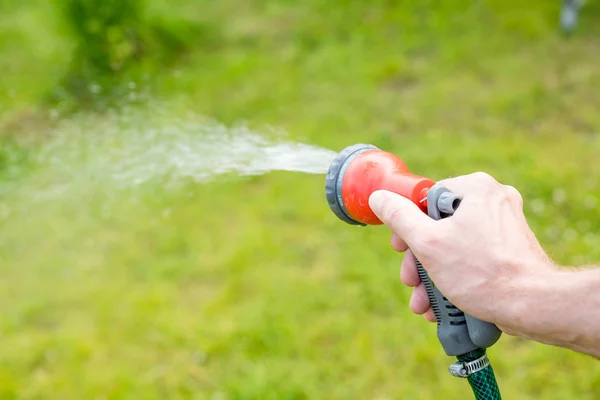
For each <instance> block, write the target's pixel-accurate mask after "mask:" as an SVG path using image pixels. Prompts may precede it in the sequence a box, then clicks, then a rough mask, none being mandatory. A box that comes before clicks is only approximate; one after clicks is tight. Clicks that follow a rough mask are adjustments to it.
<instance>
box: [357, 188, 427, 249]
mask: <svg viewBox="0 0 600 400" xmlns="http://www.w3.org/2000/svg"><path fill="white" fill-rule="evenodd" d="M369 207H371V210H373V212H374V213H375V215H377V218H379V219H380V220H381V222H383V223H384V224H385V225H386V226H387V227H388V228H390V229H391V230H392V231H393V232H394V233H396V234H397V235H398V236H400V237H401V238H402V239H403V240H404V241H405V242H407V244H409V246H410V243H409V242H411V241H413V240H414V238H415V237H416V235H418V234H419V232H423V230H426V229H429V228H430V227H432V224H433V219H431V218H429V216H427V215H426V214H425V213H423V211H421V209H420V208H419V207H417V205H416V204H415V203H413V202H412V201H410V200H409V199H407V198H405V197H403V196H400V195H399V194H397V193H394V192H390V191H387V190H377V191H375V192H373V193H372V194H371V196H370V197H369Z"/></svg>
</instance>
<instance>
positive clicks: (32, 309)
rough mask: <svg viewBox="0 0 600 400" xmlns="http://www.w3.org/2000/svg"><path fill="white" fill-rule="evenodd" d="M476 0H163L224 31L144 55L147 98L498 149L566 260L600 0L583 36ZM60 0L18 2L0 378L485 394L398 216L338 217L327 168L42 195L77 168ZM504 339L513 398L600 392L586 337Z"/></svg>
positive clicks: (291, 125)
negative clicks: (446, 325)
mask: <svg viewBox="0 0 600 400" xmlns="http://www.w3.org/2000/svg"><path fill="white" fill-rule="evenodd" d="M471 3H473V2H467V1H436V2H433V1H430V2H408V1H403V2H388V1H374V2H358V1H348V2H344V1H337V2H319V1H316V0H313V1H306V2H292V1H275V0H263V1H257V0H255V1H249V2H242V1H239V0H237V1H236V0H221V1H218V2H204V3H203V4H198V3H196V2H192V1H183V0H178V1H174V2H169V3H166V2H154V3H153V10H154V12H156V13H160V12H170V13H174V14H178V15H185V16H188V17H190V18H193V16H197V17H198V18H202V19H203V20H207V21H212V22H213V23H214V32H213V33H214V37H218V38H219V41H218V43H215V44H213V45H212V46H210V47H201V46H199V47H198V48H197V50H196V51H195V52H194V53H193V54H192V55H191V56H190V57H189V59H188V60H187V61H186V62H185V63H182V64H179V65H175V66H170V67H165V68H164V70H163V71H162V72H161V73H156V74H152V75H150V76H145V77H144V76H141V77H140V80H139V82H137V83H136V84H137V88H138V89H139V88H142V89H143V90H140V93H144V101H143V102H142V105H141V107H142V108H143V107H145V106H144V103H148V104H151V105H152V106H155V107H164V109H165V110H167V111H166V112H167V113H170V114H172V116H173V120H177V119H178V118H180V117H182V116H184V115H186V114H187V113H189V112H191V113H196V114H200V115H206V116H209V117H214V118H216V119H218V120H219V121H221V122H224V123H227V124H233V123H236V122H238V121H241V120H246V121H248V123H249V124H250V126H252V127H254V128H255V129H256V130H258V131H261V129H264V127H265V126H266V125H271V126H276V127H280V128H283V129H285V130H287V131H288V132H289V133H290V136H292V137H293V138H295V139H297V140H298V141H304V142H307V143H312V144H317V145H321V146H324V147H328V148H331V149H333V150H340V149H341V148H343V147H345V146H347V145H350V144H354V143H357V142H369V143H373V144H376V145H378V146H381V147H383V148H385V149H386V150H389V151H392V152H395V153H396V154H398V155H399V156H401V157H402V158H404V159H405V160H406V162H407V164H408V165H409V166H410V167H411V169H412V170H413V171H414V172H415V173H418V174H422V175H425V176H429V177H431V178H433V179H440V178H445V177H448V176H453V175H457V174H464V173H470V172H473V171H476V170H484V171H487V172H489V173H491V174H493V175H494V176H496V177H497V178H498V179H499V180H501V181H502V182H504V183H508V184H512V185H514V186H516V187H517V188H518V189H519V190H521V191H522V193H523V196H524V198H525V207H526V213H527V216H528V218H529V221H530V224H531V226H532V228H533V229H534V231H535V232H536V234H537V235H538V238H539V239H540V241H541V242H542V243H543V245H544V246H545V248H546V249H547V250H548V251H549V252H550V254H551V255H552V256H553V257H554V258H555V259H556V260H557V261H559V262H562V263H565V264H571V265H574V264H582V263H594V262H597V261H598V259H599V257H600V236H599V234H598V232H599V231H600V218H599V217H598V211H599V210H600V203H597V202H596V200H597V196H598V193H600V167H599V166H598V163H597V162H596V157H597V154H598V151H599V150H600V141H599V139H598V132H599V130H600V113H598V111H597V110H598V109H599V107H600V98H599V97H598V95H597V93H598V90H597V88H598V87H600V70H599V69H598V65H599V64H600V55H598V52H597V51H596V49H597V48H598V45H599V44H600V29H598V27H597V18H599V17H600V4H599V3H598V2H597V1H591V0H590V1H588V4H587V6H586V7H585V8H584V10H583V11H582V19H583V20H582V23H581V25H580V28H579V30H578V31H577V32H576V33H575V35H574V36H572V37H569V38H566V37H563V36H562V35H561V34H560V33H559V32H558V6H559V2H558V1H555V2H547V1H541V0H536V1H533V0H532V1H528V2H525V4H523V2H520V1H485V2H476V5H472V4H471ZM45 4H46V3H45V2H42V1H33V0H31V1H27V2H17V1H4V2H0V49H1V51H2V54H3V56H2V57H0V70H2V74H0V108H1V110H2V111H1V114H0V120H1V121H3V124H2V127H1V128H0V130H1V131H2V133H3V137H4V139H3V140H2V142H1V147H0V171H1V172H0V173H1V174H2V175H1V176H2V181H1V182H0V220H1V221H2V225H1V228H0V268H1V273H2V279H1V280H0V298H2V299H3V301H2V302H0V315H1V316H2V317H1V318H0V333H1V338H2V340H0V398H2V399H48V398H53V399H54V398H55V399H133V398H135V399H164V398H168V399H305V398H306V399H433V398H443V399H464V398H469V396H470V395H471V394H470V389H469V388H468V384H467V383H466V381H463V380H459V379H456V378H452V377H451V376H450V375H449V374H448V373H447V366H448V365H449V363H450V362H452V361H453V360H452V359H451V358H449V357H446V356H444V355H443V353H442V350H441V348H440V345H439V344H438V342H437V339H436V336H435V327H434V326H433V325H431V324H428V323H426V322H424V321H423V319H422V318H418V317H416V316H414V315H412V314H411V313H410V312H409V310H408V300H409V296H410V291H409V290H408V289H407V288H405V287H403V286H402V285H401V284H400V282H399V279H398V269H399V265H400V262H401V256H400V255H398V254H395V253H394V252H393V251H392V250H391V249H390V247H389V244H388V240H389V234H388V232H387V231H386V230H385V229H384V228H373V227H370V228H360V229H359V228H352V227H349V226H347V225H344V224H343V223H342V222H340V221H338V220H337V219H336V218H335V217H334V216H333V214H332V213H331V212H330V211H329V209H328V208H327V204H326V202H325V199H324V191H323V183H324V182H323V178H324V177H323V176H315V175H310V176H309V175H302V174H292V173H284V172H276V173H271V174H267V175H265V176H261V177H254V178H243V179H242V178H240V179H235V180H227V181H223V182H219V183H212V184H204V185H199V184H194V183H187V182H184V183H183V184H182V186H181V187H179V188H176V189H170V190H165V189H164V187H163V186H161V185H160V184H157V183H155V184H152V183H151V184H148V185H146V186H143V187H141V188H137V189H131V190H130V191H127V192H125V193H122V192H116V193H113V192H112V189H113V188H112V187H110V186H109V185H106V186H105V185H103V184H97V185H93V184H88V185H87V186H86V185H83V186H78V187H77V190H76V191H74V192H69V193H68V195H67V196H65V197H64V198H61V199H59V200H55V201H48V202H37V203H31V202H28V201H27V199H24V196H30V194H31V190H32V189H33V188H35V187H36V185H39V184H44V183H46V182H47V180H49V179H60V178H61V177H60V176H59V177H55V176H52V171H53V170H49V171H38V170H35V169H32V168H31V166H30V165H31V163H30V160H31V159H32V158H34V157H35V155H36V154H37V153H38V152H39V149H40V148H43V146H44V144H43V142H44V141H45V138H46V137H48V136H49V135H52V134H54V133H56V131H55V130H54V128H53V125H54V124H55V121H54V120H53V119H51V118H47V117H46V115H48V114H49V113H50V110H45V109H44V108H43V107H41V106H39V104H40V103H39V100H40V99H42V98H44V96H45V95H46V94H47V93H48V91H50V90H51V89H52V85H53V84H54V83H55V82H56V80H57V79H58V78H59V77H60V76H61V72H62V71H64V69H66V66H67V64H68V54H69V43H70V42H69V39H68V36H67V35H66V34H65V32H63V31H62V30H61V29H60V21H59V20H58V18H57V16H56V15H55V14H54V13H53V11H52V9H51V7H49V6H47V5H45ZM40 16H43V17H44V18H45V20H46V21H47V24H40V23H38V22H36V21H38V19H39V17H40ZM199 43H204V41H203V40H200V39H199ZM134 106H135V107H140V106H139V105H134ZM69 118H71V117H69ZM73 118H75V117H73ZM73 121H77V120H76V119H74V120H73ZM73 124H76V122H73V123H72V125H73ZM25 137H27V138H34V144H32V143H31V142H30V141H22V140H21V139H22V138H25ZM35 141H39V142H41V144H35ZM36 146H41V147H36ZM200 156H201V155H199V157H200ZM563 193H564V194H565V195H566V197H565V196H563ZM111 195H113V196H112V197H113V200H112V203H110V206H109V207H107V205H106V203H105V201H106V200H107V199H108V198H110V197H111ZM563 197H564V198H565V200H564V201H562V199H563ZM32 204H35V206H33V205H32ZM490 357H491V358H492V362H493V365H494V368H495V370H496V376H497V378H498V380H499V384H500V386H501V390H502V393H503V395H504V398H506V399H538V398H543V399H571V398H573V399H594V398H597V397H598V395H599V394H600V364H598V363H597V362H596V361H595V360H593V359H591V358H589V357H586V356H582V355H580V354H576V353H573V352H570V351H567V350H563V349H559V348H554V347H549V346H544V345H540V344H536V343H532V342H527V341H523V340H520V339H518V338H512V337H508V336H504V337H503V338H502V339H501V341H500V342H499V343H498V344H497V345H496V346H494V347H493V348H492V349H491V350H490Z"/></svg>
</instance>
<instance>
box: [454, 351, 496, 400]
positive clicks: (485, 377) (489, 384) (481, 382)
mask: <svg viewBox="0 0 600 400" xmlns="http://www.w3.org/2000/svg"><path fill="white" fill-rule="evenodd" d="M456 358H457V359H458V362H456V363H455V364H452V366H451V367H450V371H451V373H453V371H452V370H453V368H452V367H455V368H454V369H459V370H460V372H463V373H465V374H468V376H467V380H468V382H469V384H470V385H471V389H473V394H474V395H475V399H476V400H502V396H501V395H500V389H499V388H498V383H497V382H496V376H495V375H494V369H493V368H492V365H491V364H490V362H489V360H488V358H487V354H486V351H485V349H477V350H473V351H471V352H469V353H467V354H463V355H460V356H458V357H456ZM477 360H481V361H479V363H480V365H479V368H477V369H476V370H475V371H471V372H469V371H467V368H465V365H469V363H473V362H477ZM453 375H454V373H453Z"/></svg>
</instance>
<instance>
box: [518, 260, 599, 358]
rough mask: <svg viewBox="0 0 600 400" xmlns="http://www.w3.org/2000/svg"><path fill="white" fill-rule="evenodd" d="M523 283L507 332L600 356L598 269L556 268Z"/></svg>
mask: <svg viewBox="0 0 600 400" xmlns="http://www.w3.org/2000/svg"><path fill="white" fill-rule="evenodd" d="M539 278H540V279H531V280H530V282H529V283H526V284H525V285H524V288H523V292H522V294H521V296H520V297H519V301H517V302H514V303H513V304H512V307H511V312H510V314H511V315H512V318H513V319H514V323H512V324H511V327H508V328H507V331H508V332H507V333H509V334H513V335H518V336H521V337H525V338H527V339H532V340H536V341H538V342H541V343H546V344H551V345H555V346H560V347H565V348H568V349H571V350H574V351H577V352H580V353H584V354H588V355H591V356H594V357H596V358H600V269H598V268H595V267H589V268H585V269H579V268H558V269H557V270H555V271H553V272H550V273H549V274H548V275H546V276H543V277H539Z"/></svg>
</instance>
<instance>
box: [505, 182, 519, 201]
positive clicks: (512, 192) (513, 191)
mask: <svg viewBox="0 0 600 400" xmlns="http://www.w3.org/2000/svg"><path fill="white" fill-rule="evenodd" d="M504 195H505V196H506V197H507V198H508V199H509V200H510V201H512V202H514V203H515V204H520V205H522V204H523V196H522V195H521V192H519V190H517V188H515V187H514V186H510V185H504Z"/></svg>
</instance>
